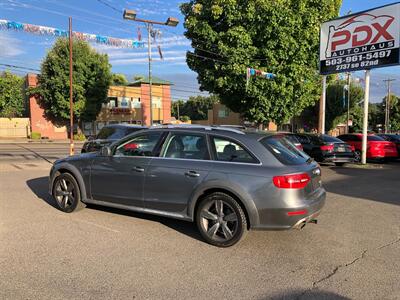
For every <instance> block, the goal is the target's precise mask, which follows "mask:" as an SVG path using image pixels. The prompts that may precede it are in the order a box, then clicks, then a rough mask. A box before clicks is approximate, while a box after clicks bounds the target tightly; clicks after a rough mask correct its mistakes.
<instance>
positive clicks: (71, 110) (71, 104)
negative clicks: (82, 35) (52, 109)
mask: <svg viewBox="0 0 400 300" xmlns="http://www.w3.org/2000/svg"><path fill="white" fill-rule="evenodd" d="M72 72H73V68H72V18H71V17H69V126H70V129H69V135H70V136H69V139H70V140H69V155H74V153H75V150H74V102H73V99H72V97H73V87H72Z"/></svg>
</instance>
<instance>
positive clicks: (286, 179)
mask: <svg viewBox="0 0 400 300" xmlns="http://www.w3.org/2000/svg"><path fill="white" fill-rule="evenodd" d="M310 180H311V178H310V176H309V175H308V174H307V173H302V174H291V175H282V176H275V177H274V178H273V179H272V181H273V182H274V185H275V186H276V187H277V188H280V189H302V188H304V187H306V186H307V184H308V183H309V182H310Z"/></svg>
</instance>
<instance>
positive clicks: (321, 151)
mask: <svg viewBox="0 0 400 300" xmlns="http://www.w3.org/2000/svg"><path fill="white" fill-rule="evenodd" d="M296 137H297V139H298V140H299V142H300V143H301V144H302V145H303V151H304V152H306V153H307V154H308V155H310V156H311V157H312V158H314V159H315V160H316V161H318V162H323V163H335V164H336V165H337V166H342V165H344V164H345V163H348V162H353V161H354V148H353V147H352V146H350V145H348V144H347V143H345V142H344V141H342V140H340V139H339V138H335V137H333V136H330V135H327V134H300V133H299V134H296Z"/></svg>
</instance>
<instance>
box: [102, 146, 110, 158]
mask: <svg viewBox="0 0 400 300" xmlns="http://www.w3.org/2000/svg"><path fill="white" fill-rule="evenodd" d="M100 155H101V156H111V148H110V147H109V146H103V147H101V149H100Z"/></svg>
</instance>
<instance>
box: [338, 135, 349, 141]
mask: <svg viewBox="0 0 400 300" xmlns="http://www.w3.org/2000/svg"><path fill="white" fill-rule="evenodd" d="M338 139H340V140H342V141H345V142H347V141H348V140H349V136H348V135H339V136H338Z"/></svg>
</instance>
